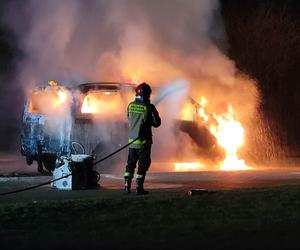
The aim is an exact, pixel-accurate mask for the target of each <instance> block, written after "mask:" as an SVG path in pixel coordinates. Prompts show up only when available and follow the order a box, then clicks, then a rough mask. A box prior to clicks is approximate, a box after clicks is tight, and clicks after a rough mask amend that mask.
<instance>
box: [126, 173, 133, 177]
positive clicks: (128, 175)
mask: <svg viewBox="0 0 300 250" xmlns="http://www.w3.org/2000/svg"><path fill="white" fill-rule="evenodd" d="M131 176H132V174H131V173H129V172H125V173H124V177H131Z"/></svg>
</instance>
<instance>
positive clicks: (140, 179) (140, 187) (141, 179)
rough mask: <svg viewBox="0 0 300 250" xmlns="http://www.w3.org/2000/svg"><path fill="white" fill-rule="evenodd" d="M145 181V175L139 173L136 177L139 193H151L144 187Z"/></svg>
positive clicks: (137, 192) (137, 191)
mask: <svg viewBox="0 0 300 250" xmlns="http://www.w3.org/2000/svg"><path fill="white" fill-rule="evenodd" d="M144 181H145V176H144V175H137V177H136V194H137V195H146V194H149V192H148V191H146V190H145V189H144Z"/></svg>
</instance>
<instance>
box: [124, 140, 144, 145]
mask: <svg viewBox="0 0 300 250" xmlns="http://www.w3.org/2000/svg"><path fill="white" fill-rule="evenodd" d="M133 141H134V139H129V140H128V142H129V143H130V142H133ZM146 142H147V141H146V140H143V141H141V140H136V141H134V142H133V143H132V144H138V145H143V144H145V143H146Z"/></svg>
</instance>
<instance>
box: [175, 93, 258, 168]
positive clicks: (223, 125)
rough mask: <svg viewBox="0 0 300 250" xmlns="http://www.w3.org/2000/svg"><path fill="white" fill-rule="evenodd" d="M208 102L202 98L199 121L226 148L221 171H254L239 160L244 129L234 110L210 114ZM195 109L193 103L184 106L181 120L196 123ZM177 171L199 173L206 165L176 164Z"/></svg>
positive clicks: (220, 166)
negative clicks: (207, 110) (207, 107)
mask: <svg viewBox="0 0 300 250" xmlns="http://www.w3.org/2000/svg"><path fill="white" fill-rule="evenodd" d="M207 103H208V101H207V99H206V98H205V97H201V98H200V100H199V103H198V104H199V107H198V112H197V115H198V117H197V118H198V119H200V120H201V121H202V123H203V125H204V126H207V128H208V129H209V131H210V132H211V134H213V135H214V136H215V137H216V139H217V143H218V145H219V146H221V147H222V148H224V150H225V153H226V156H225V159H224V160H223V161H222V162H220V163H219V166H218V167H219V169H220V170H226V171H231V170H248V169H252V167H249V166H247V165H246V163H245V161H244V160H242V159H239V157H238V149H239V148H240V147H241V146H242V145H243V143H244V128H243V126H242V124H241V123H240V122H239V121H238V120H236V118H235V115H234V112H233V108H232V106H231V105H229V106H228V109H227V111H226V112H224V113H221V114H216V113H213V114H210V115H209V114H208V113H207V112H206V107H205V106H206V105H207ZM192 107H194V106H193V105H192V104H191V103H187V104H185V105H184V107H183V109H182V112H181V119H183V120H190V121H195V120H196V119H195V117H194V116H195V113H194V109H193V108H192ZM174 167H175V168H174V170H175V171H197V170H198V171H199V170H202V169H203V167H204V165H203V164H202V163H200V162H193V163H174Z"/></svg>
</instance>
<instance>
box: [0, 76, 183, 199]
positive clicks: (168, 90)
mask: <svg viewBox="0 0 300 250" xmlns="http://www.w3.org/2000/svg"><path fill="white" fill-rule="evenodd" d="M186 87H187V82H186V81H184V80H180V81H176V82H174V83H173V84H172V85H169V86H166V87H165V88H163V89H162V90H161V91H160V93H159V94H158V95H157V97H156V98H155V100H154V101H153V104H154V105H157V104H159V103H160V102H161V101H162V100H163V99H165V98H166V97H168V96H169V95H171V94H173V93H175V92H177V91H180V90H184V89H186ZM138 139H139V137H137V138H135V139H134V140H133V141H131V142H129V143H128V144H126V145H124V146H122V147H120V148H119V149H117V150H116V151H114V152H112V153H110V154H108V155H107V156H105V157H103V158H101V159H100V160H98V161H96V162H95V163H94V166H95V165H97V164H98V163H100V162H102V161H105V160H106V159H108V158H110V157H112V156H113V155H115V154H117V153H118V152H120V151H122V150H124V149H125V148H127V147H128V146H129V145H131V144H132V143H134V142H135V141H136V140H138ZM79 144H80V143H79ZM72 147H73V148H74V145H73V144H72ZM71 175H72V173H70V174H68V175H64V176H62V177H59V178H56V179H53V180H50V181H47V182H44V183H40V184H37V185H34V186H30V187H27V188H22V189H17V190H13V191H9V192H4V193H0V196H4V195H9V194H15V193H20V192H24V191H27V190H31V189H35V188H38V187H42V186H46V185H49V184H51V183H53V182H56V181H59V180H61V179H64V178H67V177H69V176H71Z"/></svg>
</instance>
